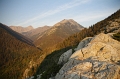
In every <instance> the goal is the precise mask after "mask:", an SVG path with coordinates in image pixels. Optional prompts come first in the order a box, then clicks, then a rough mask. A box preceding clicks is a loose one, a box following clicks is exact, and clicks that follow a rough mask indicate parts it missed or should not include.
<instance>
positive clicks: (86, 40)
mask: <svg viewBox="0 0 120 79" xmlns="http://www.w3.org/2000/svg"><path fill="white" fill-rule="evenodd" d="M91 39H92V37H86V38H85V39H83V40H82V41H81V42H80V43H79V44H78V47H77V49H76V50H79V49H81V48H83V47H85V46H86V45H87V44H88V43H89V42H90V41H91Z"/></svg>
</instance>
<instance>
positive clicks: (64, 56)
mask: <svg viewBox="0 0 120 79" xmlns="http://www.w3.org/2000/svg"><path fill="white" fill-rule="evenodd" d="M71 55H72V49H70V50H68V51H67V52H65V53H63V54H62V55H61V56H60V58H59V61H58V64H65V63H66V62H67V61H68V59H69V58H70V56H71Z"/></svg>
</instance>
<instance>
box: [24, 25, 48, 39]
mask: <svg viewBox="0 0 120 79" xmlns="http://www.w3.org/2000/svg"><path fill="white" fill-rule="evenodd" d="M48 29H50V26H43V27H38V28H35V29H32V30H30V31H27V32H22V34H23V35H25V36H26V37H28V38H30V39H32V40H33V41H34V40H36V39H37V38H38V36H39V35H40V34H41V33H43V32H44V31H46V30H48Z"/></svg>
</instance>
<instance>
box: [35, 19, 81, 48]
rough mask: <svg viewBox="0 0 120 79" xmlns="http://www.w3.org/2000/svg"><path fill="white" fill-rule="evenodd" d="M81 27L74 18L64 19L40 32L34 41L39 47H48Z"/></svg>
mask: <svg viewBox="0 0 120 79" xmlns="http://www.w3.org/2000/svg"><path fill="white" fill-rule="evenodd" d="M82 29H83V27H82V26H81V25H79V24H78V23H77V22H75V21H74V20H72V19H70V20H66V19H64V20H62V21H60V22H59V23H57V24H55V25H54V26H53V27H51V28H50V29H49V30H47V31H46V32H44V33H43V34H41V35H40V36H39V37H38V38H37V40H36V41H35V42H34V43H35V45H36V46H37V47H40V48H41V49H45V48H49V47H51V46H54V45H56V44H58V43H59V42H61V41H63V40H64V39H65V38H67V37H68V36H70V35H72V34H74V33H77V32H79V31H80V30H82Z"/></svg>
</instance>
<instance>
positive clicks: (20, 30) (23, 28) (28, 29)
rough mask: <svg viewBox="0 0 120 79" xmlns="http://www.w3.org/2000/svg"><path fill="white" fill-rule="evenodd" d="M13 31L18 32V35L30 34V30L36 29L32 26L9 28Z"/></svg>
mask: <svg viewBox="0 0 120 79" xmlns="http://www.w3.org/2000/svg"><path fill="white" fill-rule="evenodd" d="M9 27H10V28H11V29H12V30H14V31H16V32H18V33H23V32H28V31H30V30H33V29H34V28H33V27H32V26H28V27H21V26H9Z"/></svg>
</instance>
